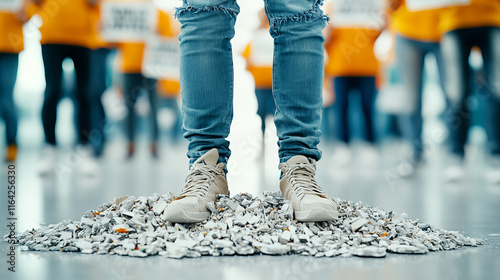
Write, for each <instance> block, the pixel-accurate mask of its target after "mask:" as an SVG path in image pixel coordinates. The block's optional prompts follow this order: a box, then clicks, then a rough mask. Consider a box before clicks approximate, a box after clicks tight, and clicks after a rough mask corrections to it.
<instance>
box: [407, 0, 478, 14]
mask: <svg viewBox="0 0 500 280" xmlns="http://www.w3.org/2000/svg"><path fill="white" fill-rule="evenodd" d="M470 2H471V0H406V8H408V11H410V12H418V11H425V10H432V9H439V8H445V7H451V6H463V5H469V4H470Z"/></svg>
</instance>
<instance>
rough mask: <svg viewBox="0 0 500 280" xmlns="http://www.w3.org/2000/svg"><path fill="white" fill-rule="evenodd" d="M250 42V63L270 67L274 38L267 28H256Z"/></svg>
mask: <svg viewBox="0 0 500 280" xmlns="http://www.w3.org/2000/svg"><path fill="white" fill-rule="evenodd" d="M251 44H252V46H251V52H250V57H249V61H250V64H251V65H253V66H261V67H271V66H272V65H273V53H274V40H273V37H271V35H270V34H269V30H267V29H262V30H261V29H259V30H257V31H256V32H255V35H254V38H253V40H252V42H251Z"/></svg>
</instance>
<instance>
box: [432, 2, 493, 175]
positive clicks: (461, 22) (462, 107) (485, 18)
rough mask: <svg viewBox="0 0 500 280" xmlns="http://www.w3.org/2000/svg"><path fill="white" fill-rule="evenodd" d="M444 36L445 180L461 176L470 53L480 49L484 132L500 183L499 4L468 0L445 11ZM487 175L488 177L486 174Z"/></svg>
mask: <svg viewBox="0 0 500 280" xmlns="http://www.w3.org/2000/svg"><path fill="white" fill-rule="evenodd" d="M439 27H440V30H441V32H443V33H444V35H443V38H442V41H441V48H442V55H443V62H444V66H445V70H446V71H445V75H446V80H445V88H446V93H447V94H448V97H449V100H450V103H451V105H450V110H449V112H448V114H447V115H446V121H447V123H448V126H449V128H450V138H451V140H452V141H451V157H450V159H449V162H448V166H447V168H446V169H445V176H447V178H448V179H450V180H453V179H459V178H461V177H462V176H463V174H464V172H463V161H464V156H465V149H464V146H465V143H466V140H467V134H468V129H469V125H470V115H471V114H470V108H469V107H468V97H469V96H470V95H471V92H472V86H471V79H470V78H469V77H470V73H471V70H470V67H469V55H470V53H471V49H472V48H473V47H474V46H477V47H478V48H479V49H480V50H481V54H482V57H483V63H484V74H485V78H486V80H485V82H486V88H487V89H488V95H486V102H487V105H486V118H485V120H486V124H485V128H486V133H487V136H488V144H489V145H488V148H489V149H488V152H489V163H490V167H491V170H490V172H488V174H489V175H492V177H493V179H496V180H500V174H499V172H500V126H499V124H498V123H499V120H500V1H498V0H471V1H470V3H469V4H467V5H460V6H459V5H457V6H453V7H449V8H446V9H445V10H444V11H443V13H442V16H441V22H440V26H439ZM488 177H490V176H488Z"/></svg>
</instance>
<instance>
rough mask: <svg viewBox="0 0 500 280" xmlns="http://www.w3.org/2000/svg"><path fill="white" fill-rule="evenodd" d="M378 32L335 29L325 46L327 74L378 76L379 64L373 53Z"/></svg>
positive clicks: (359, 29) (357, 29)
mask: <svg viewBox="0 0 500 280" xmlns="http://www.w3.org/2000/svg"><path fill="white" fill-rule="evenodd" d="M379 35H380V31H378V30H370V29H362V28H335V29H333V32H332V34H331V36H332V37H331V38H330V40H329V42H328V43H327V45H326V46H325V49H326V52H327V54H328V61H327V63H326V66H325V72H326V74H327V75H329V76H337V77H339V76H354V77H357V76H376V75H377V73H378V72H379V62H378V60H377V58H376V57H375V53H374V52H373V47H374V45H375V41H376V40H377V38H378V36H379Z"/></svg>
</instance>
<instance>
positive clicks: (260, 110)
mask: <svg viewBox="0 0 500 280" xmlns="http://www.w3.org/2000/svg"><path fill="white" fill-rule="evenodd" d="M255 97H256V98H257V115H258V116H259V117H260V121H261V125H260V128H261V130H262V135H264V132H265V130H266V116H267V114H268V108H267V107H268V105H267V102H268V100H269V97H271V99H273V93H272V89H255ZM272 102H273V103H274V100H272Z"/></svg>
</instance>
